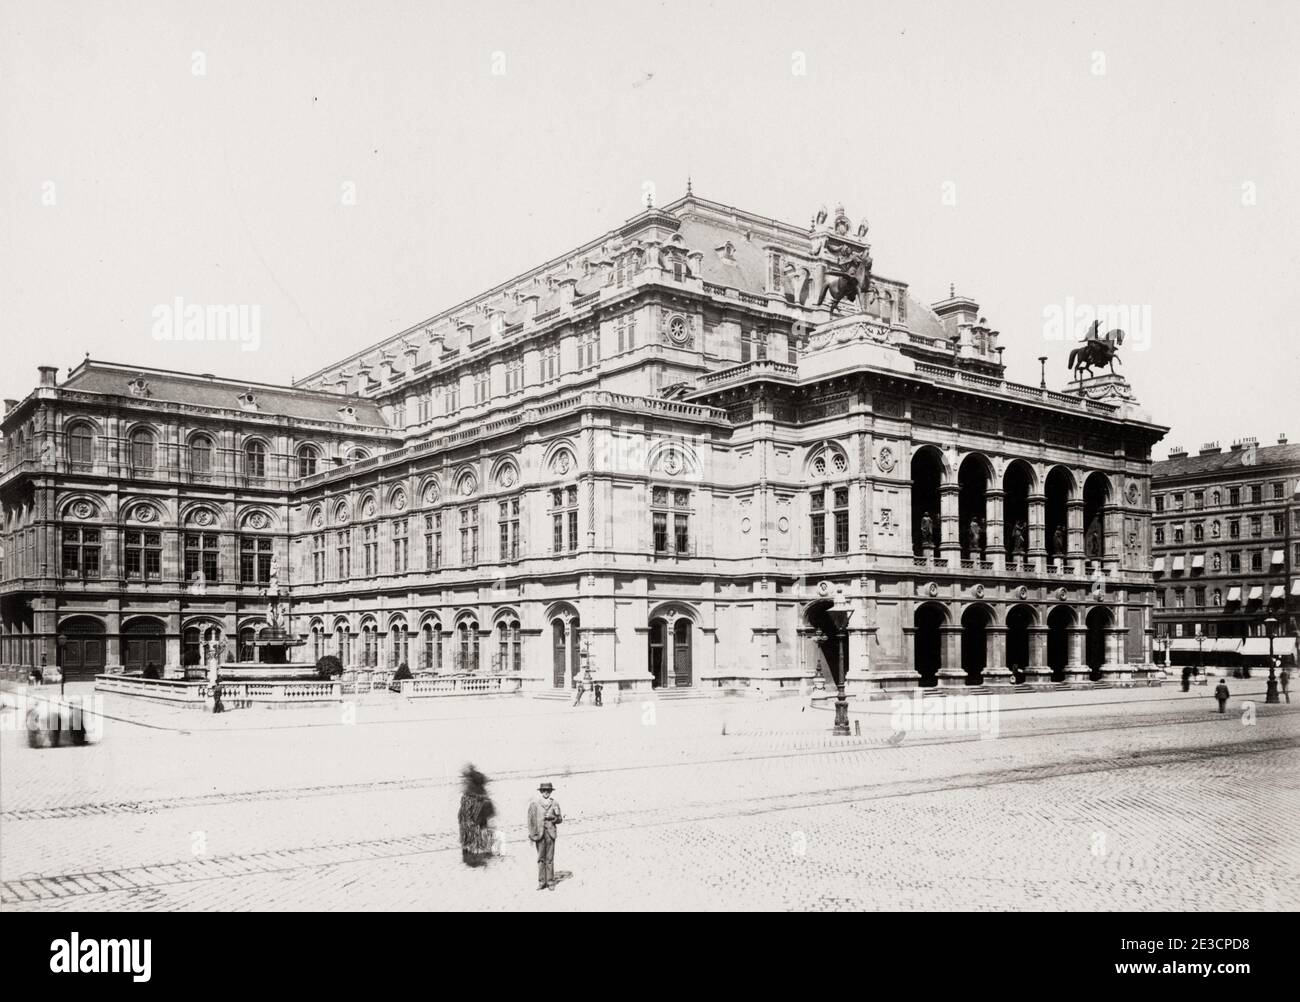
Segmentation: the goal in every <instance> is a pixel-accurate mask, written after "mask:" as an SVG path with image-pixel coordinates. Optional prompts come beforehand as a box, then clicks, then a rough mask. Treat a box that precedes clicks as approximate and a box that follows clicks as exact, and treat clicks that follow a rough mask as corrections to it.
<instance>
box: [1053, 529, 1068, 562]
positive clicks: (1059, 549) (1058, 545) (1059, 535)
mask: <svg viewBox="0 0 1300 1002" xmlns="http://www.w3.org/2000/svg"><path fill="white" fill-rule="evenodd" d="M1065 538H1066V537H1065V526H1063V525H1058V526H1057V527H1056V528H1055V529H1054V530H1053V531H1052V552H1053V553H1054V554H1056V555H1057V556H1058V557H1063V556H1065Z"/></svg>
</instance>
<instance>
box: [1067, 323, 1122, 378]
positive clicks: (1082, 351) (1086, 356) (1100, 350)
mask: <svg viewBox="0 0 1300 1002" xmlns="http://www.w3.org/2000/svg"><path fill="white" fill-rule="evenodd" d="M1123 343H1124V332H1123V331H1122V330H1120V329H1119V328H1118V327H1115V328H1113V329H1111V330H1108V331H1107V332H1106V333H1105V335H1103V334H1102V333H1101V321H1100V320H1094V321H1093V322H1092V326H1091V327H1089V328H1088V333H1087V335H1086V336H1085V337H1084V339H1083V341H1082V342H1081V343H1080V344H1079V346H1078V347H1077V348H1075V349H1073V350H1072V351H1071V352H1070V357H1069V359H1068V360H1067V362H1066V365H1067V366H1068V367H1069V368H1070V369H1072V370H1073V371H1074V374H1075V377H1076V378H1077V379H1078V380H1079V381H1080V382H1082V381H1083V373H1084V370H1085V369H1086V370H1087V371H1088V375H1089V376H1091V375H1093V367H1094V366H1103V365H1109V366H1110V374H1111V375H1112V376H1113V375H1115V374H1116V373H1115V363H1116V362H1117V361H1122V359H1120V357H1119V346H1120V345H1122V344H1123Z"/></svg>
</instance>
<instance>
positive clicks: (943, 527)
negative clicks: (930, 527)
mask: <svg viewBox="0 0 1300 1002" xmlns="http://www.w3.org/2000/svg"><path fill="white" fill-rule="evenodd" d="M960 497H961V487H960V486H958V485H957V484H943V485H942V486H940V488H939V511H940V512H941V517H940V520H939V556H941V557H943V558H944V559H946V560H947V561H948V566H949V567H960V566H961V537H960V534H959V526H958V522H959V514H960V511H959V504H958V502H959V500H960Z"/></svg>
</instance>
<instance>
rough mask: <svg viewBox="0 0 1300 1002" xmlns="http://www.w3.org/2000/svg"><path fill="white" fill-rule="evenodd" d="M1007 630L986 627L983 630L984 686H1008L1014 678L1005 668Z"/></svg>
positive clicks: (997, 627) (1000, 627)
mask: <svg viewBox="0 0 1300 1002" xmlns="http://www.w3.org/2000/svg"><path fill="white" fill-rule="evenodd" d="M1006 655H1007V628H1006V627H1005V626H988V627H985V630H984V684H985V685H1010V684H1011V683H1012V682H1013V681H1014V679H1015V676H1013V675H1012V674H1011V669H1009V668H1008V667H1007V657H1006Z"/></svg>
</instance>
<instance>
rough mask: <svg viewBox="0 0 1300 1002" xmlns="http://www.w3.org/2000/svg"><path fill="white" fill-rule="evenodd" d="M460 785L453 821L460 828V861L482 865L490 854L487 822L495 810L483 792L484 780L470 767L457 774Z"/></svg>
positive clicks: (489, 836)
mask: <svg viewBox="0 0 1300 1002" xmlns="http://www.w3.org/2000/svg"><path fill="white" fill-rule="evenodd" d="M461 779H462V780H463V785H462V788H461V795H460V811H459V813H458V814H457V816H456V820H457V822H458V823H459V825H460V858H461V860H462V861H463V862H464V863H465V865H466V866H483V865H484V864H486V863H487V861H488V860H489V859H491V858H492V855H493V852H494V848H495V847H494V844H493V832H492V828H491V826H490V824H489V823H490V822H491V820H492V818H493V816H494V815H495V814H496V812H497V809H496V807H494V806H493V804H492V798H491V797H489V796H488V793H487V777H486V776H484V775H483V773H481V772H479V771H478V770H477V769H475V768H474V767H473V766H472V765H467V766H466V767H465V771H464V772H462V773H461Z"/></svg>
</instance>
